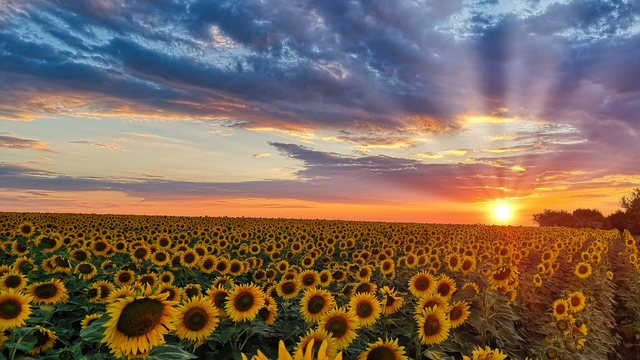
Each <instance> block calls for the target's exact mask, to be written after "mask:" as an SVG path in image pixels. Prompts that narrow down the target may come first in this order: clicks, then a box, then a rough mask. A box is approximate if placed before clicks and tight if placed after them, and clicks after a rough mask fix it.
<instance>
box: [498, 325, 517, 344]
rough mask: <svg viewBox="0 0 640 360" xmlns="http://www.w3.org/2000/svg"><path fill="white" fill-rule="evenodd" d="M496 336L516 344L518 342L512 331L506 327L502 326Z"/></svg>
mask: <svg viewBox="0 0 640 360" xmlns="http://www.w3.org/2000/svg"><path fill="white" fill-rule="evenodd" d="M496 336H497V337H498V338H500V339H502V340H504V341H506V342H508V343H509V344H512V345H513V344H515V343H516V339H515V337H514V336H513V334H512V333H511V331H509V330H508V329H506V328H502V329H500V330H498V331H496Z"/></svg>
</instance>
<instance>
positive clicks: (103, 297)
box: [93, 280, 116, 303]
mask: <svg viewBox="0 0 640 360" xmlns="http://www.w3.org/2000/svg"><path fill="white" fill-rule="evenodd" d="M93 287H94V288H96V289H98V290H99V291H100V296H99V298H98V302H100V303H106V302H107V300H108V299H109V296H111V293H113V292H114V291H115V290H116V287H115V286H114V285H113V284H112V283H110V282H108V281H103V280H101V281H96V282H94V283H93Z"/></svg>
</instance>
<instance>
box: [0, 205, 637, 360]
mask: <svg viewBox="0 0 640 360" xmlns="http://www.w3.org/2000/svg"><path fill="white" fill-rule="evenodd" d="M0 230H1V233H0V240H1V241H2V247H1V249H0V257H1V259H2V263H1V264H2V265H1V267H0V274H1V275H0V288H1V289H2V290H1V291H2V292H1V294H0V330H2V331H3V333H2V335H0V339H1V340H0V342H1V343H2V348H1V349H2V355H0V356H1V358H8V359H11V360H14V359H19V358H25V356H26V357H27V358H35V359H65V360H69V359H81V358H86V359H114V358H124V359H127V358H128V359H131V358H138V357H146V358H147V359H152V360H155V359H157V360H160V359H194V358H200V359H244V358H245V357H246V358H247V359H251V358H252V357H253V358H255V359H291V358H292V357H295V359H332V360H333V359H340V358H342V359H360V360H364V359H370V360H373V359H379V360H381V359H393V360H401V359H427V358H428V359H434V360H435V359H475V360H479V359H519V360H520V359H526V358H529V359H536V358H537V359H607V358H610V359H613V358H616V357H617V356H618V355H620V356H622V358H630V357H629V356H632V354H634V353H635V350H634V347H633V346H635V345H634V344H636V343H637V340H636V334H638V329H639V324H640V323H639V322H638V306H639V305H638V301H637V299H638V296H640V287H639V286H638V269H639V268H640V265H639V264H640V263H639V262H638V255H637V252H638V250H637V247H636V243H635V241H634V239H633V238H632V237H631V236H630V235H629V234H628V233H627V232H626V231H625V232H624V233H623V234H620V233H619V231H618V230H613V231H604V230H590V229H568V228H558V227H556V228H533V227H507V226H481V225H437V224H416V223H376V222H345V221H321V220H317V221H311V220H283V219H277V220H275V219H252V218H210V217H197V218H187V217H151V216H110V215H106V216H103V215H73V214H22V213H2V214H1V215H0ZM290 356H291V357H290Z"/></svg>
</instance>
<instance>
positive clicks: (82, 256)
mask: <svg viewBox="0 0 640 360" xmlns="http://www.w3.org/2000/svg"><path fill="white" fill-rule="evenodd" d="M74 257H75V259H76V261H85V260H86V259H87V253H86V252H84V251H78V252H76V253H75V256H74Z"/></svg>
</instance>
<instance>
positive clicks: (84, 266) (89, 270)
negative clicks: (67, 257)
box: [73, 262, 98, 280]
mask: <svg viewBox="0 0 640 360" xmlns="http://www.w3.org/2000/svg"><path fill="white" fill-rule="evenodd" d="M73 273H74V274H78V273H79V275H78V278H79V279H81V280H91V279H93V278H94V277H95V276H96V275H97V274H98V269H96V267H95V266H93V264H90V263H87V262H83V263H80V264H78V265H76V268H75V269H74V270H73Z"/></svg>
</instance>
